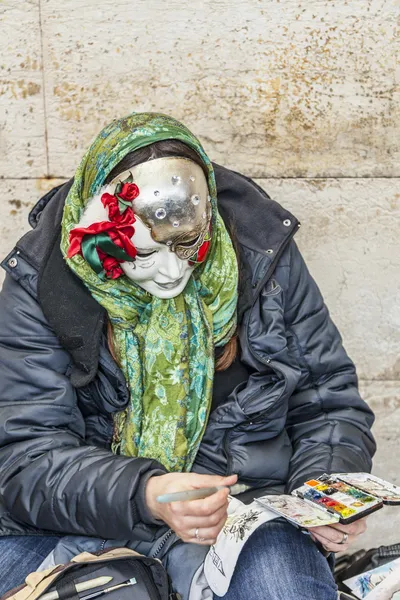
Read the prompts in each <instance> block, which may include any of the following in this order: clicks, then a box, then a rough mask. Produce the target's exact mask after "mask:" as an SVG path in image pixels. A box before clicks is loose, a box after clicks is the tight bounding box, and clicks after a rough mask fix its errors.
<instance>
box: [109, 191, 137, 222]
mask: <svg viewBox="0 0 400 600" xmlns="http://www.w3.org/2000/svg"><path fill="white" fill-rule="evenodd" d="M136 187H137V186H136ZM101 201H102V203H103V206H104V208H107V209H108V218H109V219H110V221H114V222H116V223H124V224H125V223H126V224H127V225H128V224H130V223H134V222H135V221H136V218H135V215H134V212H133V210H132V208H131V207H130V206H128V207H127V208H125V210H124V212H123V213H122V214H121V211H120V206H119V202H118V198H117V197H116V196H112V195H111V194H107V193H105V194H103V195H102V197H101Z"/></svg>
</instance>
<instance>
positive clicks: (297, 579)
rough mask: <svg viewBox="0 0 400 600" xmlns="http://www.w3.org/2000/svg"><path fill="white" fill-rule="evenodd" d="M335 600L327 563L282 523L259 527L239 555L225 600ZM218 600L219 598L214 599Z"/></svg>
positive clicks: (305, 538) (299, 534)
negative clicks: (250, 599)
mask: <svg viewBox="0 0 400 600" xmlns="http://www.w3.org/2000/svg"><path fill="white" fill-rule="evenodd" d="M250 596H251V598H252V600H337V586H336V584H335V581H334V578H333V574H332V571H331V569H330V567H329V563H328V561H327V559H326V558H325V557H324V556H323V555H322V554H321V552H320V551H319V550H318V548H317V546H316V545H315V544H314V542H313V541H312V540H311V538H310V536H309V535H305V534H304V533H302V532H301V531H300V530H299V529H296V528H295V527H293V526H292V525H290V524H289V523H287V522H286V521H283V520H277V521H270V522H268V523H265V524H264V525H261V527H259V528H258V529H257V530H256V531H255V532H254V533H253V535H252V536H251V537H250V538H249V540H248V541H247V542H246V544H245V545H244V547H243V549H242V552H241V553H240V556H239V559H238V562H237V563H236V568H235V571H234V573H233V577H232V580H231V584H230V586H229V590H228V591H227V593H226V594H225V596H223V599H224V600H247V598H249V597H250ZM214 598H218V596H214Z"/></svg>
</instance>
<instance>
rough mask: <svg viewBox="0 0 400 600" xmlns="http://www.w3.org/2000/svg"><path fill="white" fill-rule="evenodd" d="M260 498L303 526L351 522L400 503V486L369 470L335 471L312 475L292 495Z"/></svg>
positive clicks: (267, 505) (262, 501)
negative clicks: (316, 476) (388, 505)
mask: <svg viewBox="0 0 400 600" xmlns="http://www.w3.org/2000/svg"><path fill="white" fill-rule="evenodd" d="M256 500H257V502H259V503H260V504H262V505H263V506H265V507H266V508H269V509H270V510H272V511H274V512H276V513H277V514H279V515H281V516H282V517H285V518H286V519H288V520H289V521H291V522H292V523H294V524H296V525H298V526H299V527H306V528H309V527H317V526H318V525H331V524H333V523H342V524H348V523H352V522H353V521H356V520H357V519H361V518H363V517H366V516H367V515H369V514H370V513H372V512H375V511H376V510H379V509H380V508H382V507H383V505H384V504H400V488H398V487H397V486H395V485H393V484H391V483H389V482H387V481H384V480H383V479H379V478H378V477H375V476H373V475H369V474H368V473H334V474H332V475H321V477H318V478H316V479H310V480H308V481H306V482H305V483H304V485H302V486H301V487H300V488H297V489H295V490H293V492H292V496H287V495H279V496H263V497H261V498H257V499H256Z"/></svg>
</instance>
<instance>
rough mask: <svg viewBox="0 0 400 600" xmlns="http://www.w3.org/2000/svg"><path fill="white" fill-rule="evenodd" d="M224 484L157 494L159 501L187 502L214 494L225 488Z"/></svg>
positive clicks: (163, 502) (162, 502)
mask: <svg viewBox="0 0 400 600" xmlns="http://www.w3.org/2000/svg"><path fill="white" fill-rule="evenodd" d="M225 487H226V486H224V485H217V486H216V487H209V488H199V489H198V490H186V491H184V492H173V493H172V494H163V495H162V496H157V498H156V500H157V502H160V503H161V504H166V503H167V502H185V501H186V500H201V499H202V498H207V497H208V496H212V495H213V494H215V493H216V492H218V491H219V490H223V489H225Z"/></svg>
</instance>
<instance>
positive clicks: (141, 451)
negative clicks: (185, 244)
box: [61, 113, 238, 471]
mask: <svg viewBox="0 0 400 600" xmlns="http://www.w3.org/2000/svg"><path fill="white" fill-rule="evenodd" d="M166 139H175V140H180V141H182V142H184V143H185V144H187V145H188V146H190V147H191V148H193V149H194V150H195V151H196V152H197V153H198V154H199V156H200V158H201V159H202V161H203V162H204V164H205V165H206V167H207V170H208V187H209V192H210V196H211V204H212V212H213V214H212V239H211V245H210V248H209V251H208V254H207V259H206V260H205V261H204V262H203V263H201V264H199V265H197V266H196V268H195V269H194V271H193V273H192V275H191V277H190V279H189V282H188V284H187V286H186V287H185V289H184V290H183V292H181V294H179V296H177V297H175V298H171V299H160V298H157V297H154V296H152V295H150V294H149V293H148V292H146V291H145V290H143V289H142V288H141V287H140V286H139V285H137V284H136V283H135V282H133V281H131V280H130V279H129V278H127V277H126V276H123V277H120V278H118V279H115V280H112V279H104V277H100V276H99V275H98V274H97V273H96V272H95V271H94V270H92V268H91V267H90V266H89V264H88V263H87V262H86V261H85V260H84V258H83V257H82V256H80V255H76V256H74V257H73V258H67V252H68V246H69V233H70V231H71V229H73V228H74V227H76V226H77V224H78V223H79V220H80V218H81V215H82V213H83V210H84V208H85V206H86V204H87V202H88V200H89V199H90V198H91V197H93V196H94V195H95V194H96V193H98V191H99V189H100V188H101V187H102V185H104V181H105V179H106V177H107V175H108V174H109V173H110V172H111V170H112V169H113V168H114V167H115V166H116V165H117V164H118V163H119V162H120V161H121V160H122V158H123V157H124V156H125V155H126V154H128V153H129V152H131V151H133V150H137V149H138V148H142V147H144V146H147V145H149V144H152V143H153V142H157V141H160V140H166ZM216 199H217V198H216V185H215V178H214V172H213V168H212V165H211V163H210V160H209V159H208V157H207V155H206V154H205V152H204V150H203V148H202V146H201V144H200V142H199V141H198V140H197V138H196V137H195V136H194V135H193V134H192V133H191V132H190V131H189V130H188V129H187V128H186V127H185V126H184V125H182V124H181V123H179V122H178V121H176V120H175V119H173V118H171V117H168V116H166V115H161V114H156V113H133V114H131V115H129V116H128V117H125V118H122V119H118V120H115V121H113V122H112V123H110V125H108V126H107V127H105V128H104V129H103V131H102V132H101V133H100V134H99V135H98V136H97V138H96V139H95V140H94V142H93V143H92V145H91V147H90V148H89V150H88V152H87V153H86V155H85V156H84V158H83V160H82V162H81V164H80V165H79V167H78V169H77V172H76V175H75V179H74V183H73V185H72V187H71V190H70V192H69V194H68V197H67V199H66V203H65V209H64V215H63V222H62V242H61V250H62V252H63V255H64V257H65V260H66V261H67V264H68V265H69V267H70V268H71V269H72V270H73V271H74V273H75V274H76V275H78V277H80V278H81V279H82V281H83V282H84V283H85V285H86V286H87V287H88V289H89V290H90V292H91V294H92V296H93V297H94V298H95V299H96V300H97V302H99V303H100V304H101V305H102V306H103V307H104V308H105V309H106V310H107V313H108V317H109V320H110V323H111V325H112V331H113V339H114V347H115V351H116V353H117V357H118V360H119V363H120V365H121V368H122V370H123V373H124V375H125V377H126V380H127V383H128V388H129V390H130V402H129V405H128V407H127V408H126V409H125V410H124V411H122V412H120V413H116V415H115V434H114V443H113V451H114V452H118V453H121V454H124V455H128V456H143V457H151V458H154V459H156V460H158V461H160V462H161V463H162V464H163V465H164V466H165V467H166V468H167V469H168V470H170V471H190V469H191V467H192V465H193V462H194V459H195V456H196V453H197V450H198V447H199V444H200V441H201V438H202V436H203V434H204V430H205V427H206V424H207V419H208V415H209V411H210V406H211V399H212V386H213V378H214V346H222V345H224V344H226V343H227V341H228V340H229V339H230V337H231V336H232V334H233V333H234V331H235V328H236V306H237V285H238V269H237V261H236V256H235V252H234V249H233V246H232V243H231V240H230V237H229V234H228V232H227V230H226V228H225V225H224V223H223V221H222V218H221V216H220V215H219V213H218V211H217V203H216Z"/></svg>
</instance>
